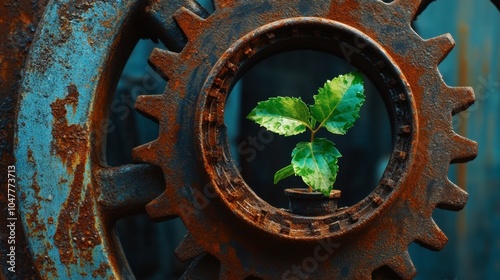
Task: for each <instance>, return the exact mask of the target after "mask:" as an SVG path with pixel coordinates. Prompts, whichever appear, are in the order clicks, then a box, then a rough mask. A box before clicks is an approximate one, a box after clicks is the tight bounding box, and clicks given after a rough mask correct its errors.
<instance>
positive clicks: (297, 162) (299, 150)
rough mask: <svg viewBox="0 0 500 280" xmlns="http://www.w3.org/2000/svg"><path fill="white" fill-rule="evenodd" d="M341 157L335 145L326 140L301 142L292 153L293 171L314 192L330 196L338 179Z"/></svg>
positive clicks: (318, 139)
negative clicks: (338, 163)
mask: <svg viewBox="0 0 500 280" xmlns="http://www.w3.org/2000/svg"><path fill="white" fill-rule="evenodd" d="M341 156H342V155H341V154H340V152H339V151H338V150H337V148H335V144H333V142H331V141H330V140H327V139H325V138H317V139H315V140H314V141H313V142H300V143H298V144H297V146H296V147H295V149H294V150H293V152H292V165H293V170H294V172H295V174H296V175H298V176H301V177H302V180H303V181H304V183H306V184H307V185H308V186H310V187H311V188H312V189H313V190H314V191H319V192H321V193H323V194H324V195H325V196H328V195H330V192H331V190H332V189H333V184H334V183H335V180H336V179H337V172H338V169H339V167H338V165H337V162H338V158H339V157H341Z"/></svg>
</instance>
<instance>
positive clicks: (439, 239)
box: [416, 218, 448, 251]
mask: <svg viewBox="0 0 500 280" xmlns="http://www.w3.org/2000/svg"><path fill="white" fill-rule="evenodd" d="M416 242H417V243H418V244H420V246H422V247H425V248H427V249H429V250H433V251H439V250H441V249H443V248H444V246H445V245H446V243H448V237H446V235H445V234H444V232H443V231H441V229H439V227H438V226H437V225H436V223H435V222H434V220H433V219H432V218H431V219H430V222H429V223H428V225H427V226H425V227H424V228H423V233H422V235H421V236H419V237H418V238H417V239H416Z"/></svg>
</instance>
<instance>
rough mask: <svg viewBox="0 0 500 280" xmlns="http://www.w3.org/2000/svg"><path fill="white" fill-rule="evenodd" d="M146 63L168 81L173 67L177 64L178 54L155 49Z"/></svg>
mask: <svg viewBox="0 0 500 280" xmlns="http://www.w3.org/2000/svg"><path fill="white" fill-rule="evenodd" d="M148 62H149V64H150V65H151V67H153V68H154V69H155V71H156V72H158V73H159V74H160V75H161V76H162V77H163V78H164V79H165V80H168V79H169V78H171V77H172V75H173V72H174V69H175V66H176V65H178V64H179V54H178V53H175V52H171V51H166V50H162V49H159V48H155V49H153V51H152V52H151V55H150V56H149V61H148Z"/></svg>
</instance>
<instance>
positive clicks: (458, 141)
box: [450, 133, 477, 163]
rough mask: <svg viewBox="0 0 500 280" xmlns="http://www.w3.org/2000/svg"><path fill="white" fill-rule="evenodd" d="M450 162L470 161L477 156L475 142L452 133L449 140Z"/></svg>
mask: <svg viewBox="0 0 500 280" xmlns="http://www.w3.org/2000/svg"><path fill="white" fill-rule="evenodd" d="M450 142H451V143H450V147H451V151H450V152H451V155H450V156H451V163H463V162H467V161H471V160H473V159H474V158H476V156H477V143H476V142H474V141H472V140H469V139H467V138H465V137H462V136H460V135H458V134H456V133H453V136H452V137H451V141H450Z"/></svg>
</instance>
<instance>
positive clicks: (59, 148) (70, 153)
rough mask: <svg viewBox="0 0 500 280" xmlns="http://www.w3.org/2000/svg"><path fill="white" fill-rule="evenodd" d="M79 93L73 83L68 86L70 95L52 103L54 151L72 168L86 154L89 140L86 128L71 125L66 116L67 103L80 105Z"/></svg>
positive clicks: (74, 105)
mask: <svg viewBox="0 0 500 280" xmlns="http://www.w3.org/2000/svg"><path fill="white" fill-rule="evenodd" d="M78 95H79V94H78V90H77V88H76V86H75V85H73V84H71V85H69V86H68V95H67V96H66V97H65V98H64V99H57V100H56V101H55V102H54V103H52V104H51V105H50V107H51V108H52V115H53V116H54V121H53V124H52V136H53V137H52V138H53V140H52V151H53V152H54V153H55V154H57V155H58V156H59V157H60V158H61V160H62V162H63V164H66V165H67V166H68V168H71V169H72V167H74V165H75V164H76V162H78V161H79V159H80V158H81V157H83V156H84V155H85V153H86V151H87V142H88V133H87V132H86V131H85V129H84V128H83V127H81V126H79V125H74V124H72V125H69V124H68V120H67V118H66V114H67V108H66V105H71V106H72V107H73V110H75V109H76V106H77V105H78Z"/></svg>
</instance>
